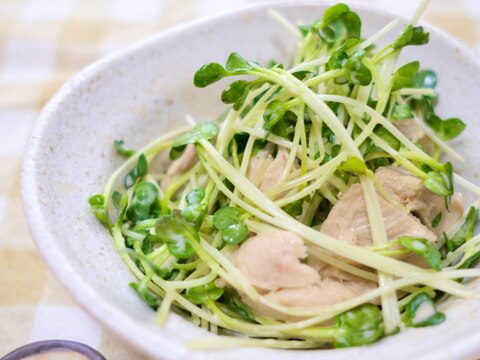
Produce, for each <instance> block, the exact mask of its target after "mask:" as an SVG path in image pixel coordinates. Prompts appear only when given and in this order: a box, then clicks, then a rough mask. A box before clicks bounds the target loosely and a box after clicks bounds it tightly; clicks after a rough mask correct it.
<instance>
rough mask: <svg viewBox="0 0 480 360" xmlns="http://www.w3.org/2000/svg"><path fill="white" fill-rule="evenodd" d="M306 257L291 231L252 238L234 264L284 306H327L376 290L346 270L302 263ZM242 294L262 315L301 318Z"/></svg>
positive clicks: (236, 257) (270, 297)
mask: <svg viewBox="0 0 480 360" xmlns="http://www.w3.org/2000/svg"><path fill="white" fill-rule="evenodd" d="M305 257H306V248H305V245H304V244H303V241H302V239H300V238H299V237H298V236H297V235H296V234H293V233H291V232H287V231H278V232H268V233H262V234H259V235H257V236H254V237H251V238H250V239H248V240H247V241H246V242H245V243H244V244H242V245H241V246H240V248H239V249H238V250H237V252H236V253H235V254H234V255H233V256H232V258H233V263H234V264H235V265H236V266H237V268H238V269H239V270H240V271H241V272H242V273H243V274H244V275H245V276H246V277H247V278H248V280H249V281H250V282H251V283H252V284H253V285H254V286H255V288H257V290H259V292H261V293H262V294H264V295H265V296H266V298H268V299H270V300H271V301H273V302H276V303H278V304H280V305H284V306H289V307H306V308H314V307H325V306H328V305H332V304H335V303H337V302H340V301H344V300H348V299H351V298H353V297H355V296H358V295H360V294H363V293H364V292H366V291H369V290H371V289H373V288H375V287H376V284H375V283H372V282H370V281H366V280H363V279H360V278H357V277H355V276H352V275H350V274H346V273H344V272H342V271H339V272H335V273H333V272H328V273H327V272H322V271H321V272H320V273H319V272H317V270H315V269H314V268H313V267H311V266H309V265H306V264H302V263H301V262H300V259H303V258H305ZM322 269H323V268H322ZM241 295H242V300H243V301H244V302H245V304H247V305H248V306H249V307H251V308H252V309H253V310H254V311H256V312H257V313H259V314H261V315H265V316H270V317H272V318H274V319H277V320H286V321H292V320H297V319H299V318H300V317H295V316H293V317H292V316H289V315H286V314H284V313H281V312H279V311H276V310H273V309H271V308H270V307H268V306H266V305H264V304H262V303H259V302H255V301H252V300H250V299H249V298H248V297H247V296H245V295H244V294H241Z"/></svg>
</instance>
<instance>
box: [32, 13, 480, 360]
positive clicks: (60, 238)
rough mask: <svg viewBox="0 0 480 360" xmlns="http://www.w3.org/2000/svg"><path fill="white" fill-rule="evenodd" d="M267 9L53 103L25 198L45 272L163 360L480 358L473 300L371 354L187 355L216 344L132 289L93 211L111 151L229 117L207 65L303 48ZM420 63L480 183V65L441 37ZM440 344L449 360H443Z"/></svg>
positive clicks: (422, 52) (38, 138) (114, 160)
mask: <svg viewBox="0 0 480 360" xmlns="http://www.w3.org/2000/svg"><path fill="white" fill-rule="evenodd" d="M274 7H276V8H278V10H279V11H280V12H281V13H283V14H285V15H286V16H287V17H288V18H289V19H291V20H292V21H295V22H298V23H299V24H300V23H308V22H310V21H312V20H314V19H316V18H318V17H320V16H321V13H322V11H323V9H324V8H325V7H324V6H321V5H293V6H274ZM354 8H355V9H356V10H357V11H358V12H359V14H360V15H361V17H362V20H363V33H364V35H371V34H373V33H374V32H376V31H378V30H379V29H380V28H382V27H383V26H385V25H386V24H387V23H388V22H390V21H391V20H393V18H394V17H393V16H392V15H389V14H384V13H381V12H378V11H373V10H368V9H365V8H363V7H358V6H357V7H354ZM266 10H267V7H259V8H256V9H250V10H245V11H242V12H239V13H236V14H231V15H227V16H223V17H221V18H217V19H214V20H210V21H207V22H203V23H199V24H195V25H189V26H184V27H182V28H178V29H175V30H172V31H169V32H166V33H164V34H160V35H159V36H157V37H154V38H152V39H150V40H147V41H145V42H142V43H140V44H138V45H135V46H133V47H131V48H129V49H127V50H126V51H123V52H121V53H119V54H116V55H115V56H111V57H109V58H107V59H105V60H102V61H100V62H98V63H96V64H94V65H93V66H90V67H89V68H87V69H86V70H84V71H83V72H82V73H81V74H80V75H78V76H77V77H76V78H74V79H73V80H72V81H70V82H69V83H68V84H67V85H65V86H64V87H63V88H62V90H61V91H60V93H59V94H58V95H57V96H56V97H55V98H54V99H53V100H52V101H51V102H50V103H49V104H48V106H47V107H46V109H45V110H44V112H43V114H42V116H41V118H40V119H39V121H38V122H37V124H36V128H35V130H34V132H33V134H32V138H31V142H30V145H29V148H28V150H27V153H26V159H25V163H24V178H23V191H24V202H25V208H26V213H27V216H28V221H29V224H30V226H31V229H32V233H33V235H34V237H35V239H36V240H37V242H38V247H39V249H40V251H41V252H42V254H43V256H44V257H45V259H46V260H47V262H48V264H49V266H50V267H51V268H52V270H53V271H54V272H55V273H56V275H57V276H58V277H59V279H60V280H61V281H62V283H63V284H64V285H65V286H66V287H67V288H68V290H69V291H70V292H71V293H72V294H73V295H74V297H75V298H76V299H77V300H78V301H79V303H81V304H82V305H83V306H84V307H85V308H86V309H87V310H88V311H89V312H91V313H92V314H93V315H94V316H95V317H96V318H97V319H99V320H100V321H101V322H102V323H104V324H105V325H106V326H107V327H109V328H110V329H112V330H114V331H115V332H117V333H119V334H120V335H121V336H123V337H124V338H125V340H126V341H129V342H131V343H132V344H134V345H136V346H137V347H138V348H141V349H143V350H144V351H146V352H147V353H149V354H150V355H152V356H155V357H158V358H162V359H181V358H184V359H194V358H204V357H205V356H208V358H211V359H244V358H251V359H261V358H273V357H275V358H277V359H287V358H292V357H295V358H298V359H310V358H315V357H317V356H324V357H325V358H328V359H342V358H347V357H351V356H354V357H355V358H356V359H372V358H379V359H380V358H384V357H387V356H388V357H389V358H391V359H397V358H405V356H409V355H410V356H419V355H420V354H421V355H424V357H425V358H432V359H433V358H435V359H453V358H466V356H470V355H472V354H474V353H475V351H477V350H479V349H480V347H479V346H477V345H475V343H477V344H478V340H479V338H480V332H479V330H478V329H477V327H476V326H475V325H476V324H475V323H476V322H477V321H478V320H480V314H478V309H479V302H478V301H477V300H461V301H459V300H449V301H447V302H446V303H445V304H443V306H444V309H445V310H446V312H447V316H448V320H447V321H446V322H445V323H444V324H442V325H440V326H437V327H431V328H425V329H416V330H407V331H404V332H402V333H401V334H400V335H398V336H395V337H392V338H386V339H384V340H382V341H381V342H380V343H378V344H375V345H373V346H369V347H362V348H356V349H346V350H334V351H331V350H327V351H325V350H324V351H319V350H317V351H295V352H291V351H280V350H267V349H236V350H232V349H228V350H215V351H208V352H198V351H197V352H189V351H188V350H187V349H186V348H185V347H184V345H183V340H185V339H191V338H200V337H205V336H213V335H210V334H208V333H206V332H204V331H203V330H201V329H199V328H197V327H195V326H193V325H192V324H190V323H189V322H188V321H186V320H184V319H182V318H180V317H179V316H177V315H173V314H172V315H170V317H169V319H168V322H167V324H166V326H165V327H163V328H160V327H157V326H156V325H155V323H154V313H153V311H152V310H151V309H150V308H148V307H147V306H146V305H144V304H143V303H142V302H141V301H140V300H139V299H138V298H137V296H136V295H135V294H134V293H133V291H131V289H130V288H129V286H128V283H129V282H130V281H133V280H134V278H133V276H132V275H131V274H130V272H129V271H128V270H127V268H126V266H125V265H124V264H123V262H122V261H121V259H120V257H119V256H118V254H117V253H116V252H115V249H114V247H113V243H112V240H111V238H110V236H109V234H108V233H107V231H106V230H105V229H104V228H103V227H101V226H100V225H99V224H98V222H97V221H96V219H95V218H94V217H93V216H92V214H91V213H90V210H89V208H88V204H87V198H88V197H89V196H90V195H92V194H94V193H99V192H101V191H102V189H103V186H104V184H105V181H106V180H107V179H108V177H109V175H110V174H111V173H112V172H113V171H114V169H115V168H116V167H118V166H119V165H120V164H121V162H122V159H121V158H119V157H118V156H117V155H115V153H114V151H113V149H112V143H113V141H114V139H124V140H125V141H126V143H127V144H128V145H129V146H131V147H133V148H140V147H141V146H142V145H144V144H145V143H147V142H149V141H151V140H153V139H155V138H156V137H157V136H159V135H161V134H163V133H165V131H167V130H168V129H173V128H175V127H178V126H180V125H181V124H184V118H185V114H187V113H188V114H191V115H192V116H193V117H194V118H196V119H198V120H199V121H204V120H209V119H212V118H215V117H216V116H218V114H220V113H221V112H222V110H223V109H224V105H223V104H222V103H221V101H220V96H219V95H220V92H221V90H222V89H223V88H224V87H225V86H226V84H228V82H221V83H219V84H217V85H215V86H211V87H208V88H206V89H197V88H195V87H194V86H193V83H192V79H193V74H194V72H195V71H196V70H197V69H198V68H199V67H200V66H201V65H203V64H204V63H207V62H211V61H217V62H220V63H224V62H225V60H226V58H227V56H228V54H229V53H230V52H232V51H237V52H239V53H240V54H242V55H243V56H244V57H245V58H247V59H252V60H257V61H259V62H260V63H266V62H267V61H268V60H270V59H275V60H277V61H280V62H283V63H285V64H288V63H289V61H290V55H291V54H292V51H293V48H294V46H295V39H294V38H293V37H292V35H291V34H290V33H289V32H287V31H286V30H285V29H284V28H282V27H281V26H279V25H278V24H277V23H276V22H275V21H273V20H272V19H271V18H270V17H269V16H268V14H267V11H266ZM392 37H393V35H392V36H387V38H386V39H384V40H382V41H381V42H380V43H384V42H385V41H386V40H391V39H392ZM415 59H418V60H420V61H421V64H422V66H423V67H425V68H431V69H434V70H435V71H437V72H438V74H439V86H438V90H439V92H440V94H441V97H440V104H439V112H440V114H441V115H442V116H444V117H449V116H459V117H461V118H462V119H463V120H464V121H465V122H467V123H468V130H467V131H466V132H465V133H464V135H462V136H461V137H460V139H458V140H456V141H455V142H454V143H453V146H454V147H455V148H456V149H458V151H459V152H460V153H461V154H463V155H464V156H465V158H466V161H465V162H464V163H463V164H458V165H457V169H459V170H460V171H461V173H462V174H463V175H464V176H466V177H467V178H468V179H470V180H472V181H474V182H475V181H478V178H479V174H478V173H477V172H476V169H477V168H479V161H480V158H479V155H478V150H479V148H478V146H479V145H478V141H474V139H475V138H476V137H477V136H478V135H479V134H480V132H479V128H478V126H479V125H478V123H477V122H476V121H475V119H476V116H477V112H478V109H479V106H478V95H477V94H479V93H480V68H479V65H478V62H476V60H475V59H473V58H472V57H471V56H470V55H469V53H467V52H465V50H464V49H463V48H462V47H461V46H460V45H459V44H457V43H456V42H455V41H452V40H451V39H449V38H447V37H445V36H444V35H442V34H441V33H439V32H433V33H431V41H430V44H429V45H428V46H423V47H419V48H409V49H407V51H405V52H404V54H403V55H402V62H406V61H411V60H415ZM472 286H475V284H472ZM460 305H461V306H460ZM467 340H468V342H466V341H467ZM475 340H476V341H475ZM462 342H463V343H462ZM439 343H441V344H442V352H438V350H439V349H438V344H439ZM462 344H463V345H462ZM465 344H467V345H468V344H473V345H468V346H467V345H465ZM393 349H394V351H392V350H393ZM454 349H455V350H454ZM459 349H460V350H459ZM319 353H321V355H320V354H319ZM425 354H427V355H425ZM432 356H433V357H432Z"/></svg>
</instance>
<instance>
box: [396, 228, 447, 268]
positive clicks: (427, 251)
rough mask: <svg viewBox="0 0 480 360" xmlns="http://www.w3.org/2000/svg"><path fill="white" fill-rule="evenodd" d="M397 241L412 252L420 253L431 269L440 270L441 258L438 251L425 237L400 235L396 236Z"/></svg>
mask: <svg viewBox="0 0 480 360" xmlns="http://www.w3.org/2000/svg"><path fill="white" fill-rule="evenodd" d="M398 242H399V244H400V245H402V246H403V247H404V248H405V249H407V250H410V251H411V252H413V253H414V254H418V255H422V256H423V258H424V259H425V261H426V262H427V263H428V264H429V265H430V266H431V267H432V269H434V270H436V271H440V269H441V260H442V256H441V254H440V251H438V249H437V248H436V246H435V245H434V244H430V243H429V242H428V241H427V239H424V238H419V237H413V236H401V237H399V238H398Z"/></svg>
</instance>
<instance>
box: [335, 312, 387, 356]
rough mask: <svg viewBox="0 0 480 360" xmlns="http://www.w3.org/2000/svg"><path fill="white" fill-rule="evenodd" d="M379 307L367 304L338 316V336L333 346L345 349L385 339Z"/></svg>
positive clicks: (336, 321)
mask: <svg viewBox="0 0 480 360" xmlns="http://www.w3.org/2000/svg"><path fill="white" fill-rule="evenodd" d="M381 319H382V316H381V313H380V310H379V309H378V307H376V306H375V305H372V304H365V305H361V306H359V307H356V308H354V309H352V310H350V311H347V312H345V313H343V314H340V315H338V316H337V318H336V320H335V323H336V327H337V328H338V330H339V331H338V335H337V336H336V337H335V341H334V343H333V346H335V347H336V348H343V347H349V346H360V345H367V344H371V343H373V342H375V341H377V340H379V339H380V338H381V337H383V335H384V333H383V329H382V327H381Z"/></svg>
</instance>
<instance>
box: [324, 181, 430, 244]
mask: <svg viewBox="0 0 480 360" xmlns="http://www.w3.org/2000/svg"><path fill="white" fill-rule="evenodd" d="M378 200H379V202H380V207H381V209H382V213H383V218H384V223H385V230H386V232H387V237H388V240H389V241H395V240H396V239H397V238H399V237H400V236H415V237H422V238H426V239H427V240H428V241H430V242H434V241H435V240H436V238H437V237H436V236H435V234H434V233H432V232H431V231H430V230H429V229H428V228H427V227H425V226H424V225H423V224H422V223H421V222H420V221H419V220H418V219H417V218H415V217H414V216H412V215H410V214H407V213H405V212H403V211H402V210H401V209H399V208H398V207H397V206H395V205H393V204H391V203H390V202H388V201H387V200H385V199H384V198H383V197H382V196H380V195H378ZM320 231H321V232H322V233H324V234H327V235H330V236H332V237H334V238H336V239H339V240H342V241H344V242H346V243H348V244H351V245H356V246H371V245H372V244H373V243H372V235H371V233H370V223H369V221H368V214H367V208H366V205H365V199H364V197H363V190H362V187H361V185H360V184H354V185H352V186H350V187H349V188H348V190H347V191H346V192H345V193H344V194H343V195H342V197H341V198H340V200H339V201H338V202H337V203H336V204H335V206H334V207H333V208H332V210H331V211H330V213H329V214H328V217H327V219H326V220H325V222H324V223H323V225H322V227H321V229H320Z"/></svg>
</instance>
